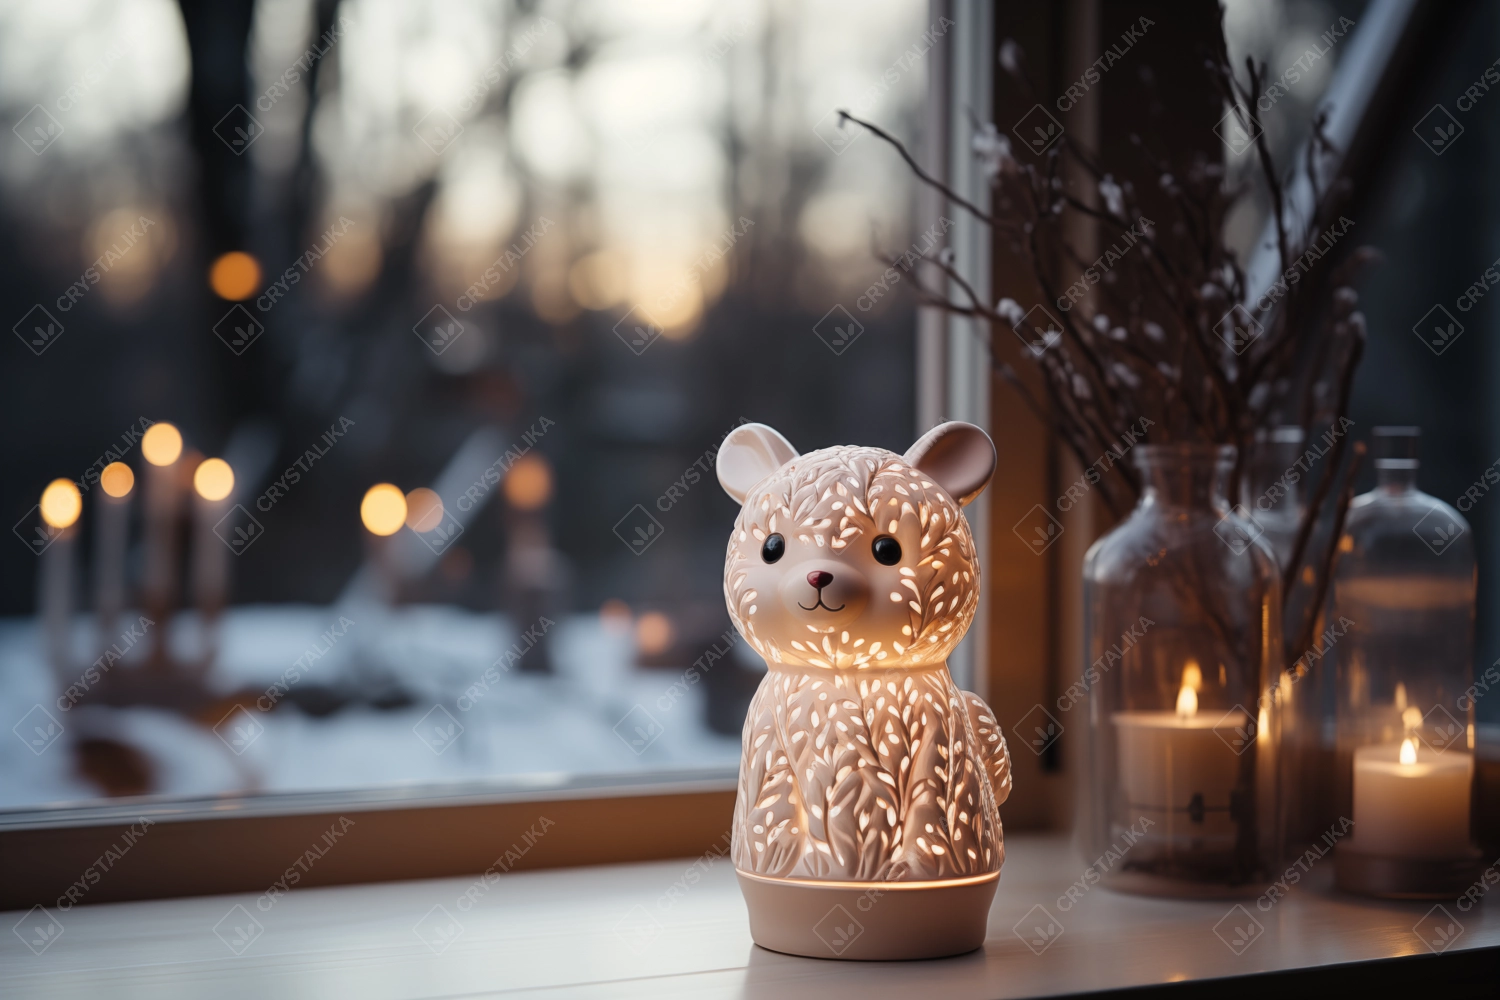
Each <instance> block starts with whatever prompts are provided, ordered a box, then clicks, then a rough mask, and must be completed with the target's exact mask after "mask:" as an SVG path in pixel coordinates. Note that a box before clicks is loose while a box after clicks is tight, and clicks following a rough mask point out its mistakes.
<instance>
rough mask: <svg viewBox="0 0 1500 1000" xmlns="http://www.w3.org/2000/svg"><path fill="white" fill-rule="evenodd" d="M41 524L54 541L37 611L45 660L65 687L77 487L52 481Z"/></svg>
mask: <svg viewBox="0 0 1500 1000" xmlns="http://www.w3.org/2000/svg"><path fill="white" fill-rule="evenodd" d="M41 509H42V521H43V522H45V523H46V525H47V527H49V528H51V529H52V530H53V531H56V532H57V533H58V534H57V537H56V538H54V539H53V540H52V544H51V545H49V546H47V550H46V551H45V552H43V553H42V565H41V577H42V579H41V596H40V601H39V602H38V603H39V604H40V610H41V617H42V623H43V629H44V631H45V632H46V645H47V658H48V660H49V661H51V663H52V670H53V673H54V674H55V675H56V677H57V679H58V681H59V682H60V683H62V684H67V683H68V681H69V679H70V677H69V675H70V674H71V673H72V672H73V656H72V645H71V642H70V634H69V630H70V629H71V627H72V624H73V543H74V540H75V539H76V538H77V535H78V530H77V528H76V527H74V525H75V524H76V523H77V521H78V515H79V514H80V513H82V511H83V498H82V497H80V496H79V495H78V487H77V486H74V485H73V484H72V483H71V482H69V481H68V480H66V479H54V480H52V482H50V483H48V484H47V488H46V489H45V490H43V491H42V503H41Z"/></svg>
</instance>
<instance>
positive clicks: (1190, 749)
mask: <svg viewBox="0 0 1500 1000" xmlns="http://www.w3.org/2000/svg"><path fill="white" fill-rule="evenodd" d="M1202 682H1203V677H1202V672H1201V670H1200V669H1199V667H1198V664H1197V663H1195V662H1192V661H1189V662H1188V664H1187V665H1186V667H1184V669H1183V678H1182V685H1181V687H1180V688H1179V689H1178V692H1177V705H1176V709H1175V711H1171V712H1116V713H1115V715H1114V716H1113V721H1114V724H1115V730H1116V733H1117V736H1118V739H1119V749H1120V788H1121V791H1122V793H1123V795H1124V800H1125V801H1124V806H1125V808H1126V809H1127V810H1128V811H1130V812H1131V813H1132V814H1139V815H1143V816H1146V817H1148V818H1149V819H1151V820H1152V822H1153V823H1158V824H1161V826H1160V828H1159V829H1156V830H1153V831H1152V835H1153V839H1158V838H1160V839H1161V840H1164V841H1165V842H1166V843H1167V844H1168V845H1169V847H1170V846H1173V845H1175V846H1184V847H1185V846H1187V841H1188V840H1189V839H1198V838H1218V839H1220V840H1222V841H1223V843H1222V844H1221V845H1219V846H1224V845H1227V844H1232V843H1233V838H1234V833H1235V824H1234V821H1233V819H1232V818H1231V816H1230V814H1229V807H1230V797H1231V794H1232V793H1233V791H1234V788H1235V785H1236V784H1237V783H1238V781H1239V771H1240V761H1239V757H1238V755H1237V754H1236V753H1235V752H1234V750H1233V749H1232V748H1231V747H1230V746H1229V744H1227V743H1225V742H1224V740H1223V739H1221V738H1220V736H1219V734H1218V733H1216V732H1215V731H1214V730H1215V727H1227V728H1230V729H1233V728H1239V729H1241V730H1243V729H1244V728H1245V727H1246V725H1247V724H1248V722H1249V718H1248V717H1247V716H1246V715H1245V714H1244V713H1243V712H1240V711H1235V712H1233V713H1230V714H1229V715H1227V716H1226V715H1221V714H1219V713H1217V712H1209V713H1206V714H1200V712H1199V711H1198V690H1197V689H1198V688H1199V687H1201V686H1202Z"/></svg>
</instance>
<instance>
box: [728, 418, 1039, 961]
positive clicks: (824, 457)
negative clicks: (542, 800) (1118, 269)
mask: <svg viewBox="0 0 1500 1000" xmlns="http://www.w3.org/2000/svg"><path fill="white" fill-rule="evenodd" d="M994 470H995V447H994V444H993V443H992V442H991V441H990V439H989V436H988V435H986V434H985V433H984V431H982V430H980V429H979V428H978V427H975V426H973V425H971V424H964V423H957V422H953V423H946V424H943V425H941V426H939V427H936V428H934V429H933V430H931V431H929V432H928V433H927V434H925V435H923V436H922V438H921V440H919V441H918V442H917V443H916V444H914V445H912V447H911V449H910V450H909V451H907V453H906V454H905V455H897V454H895V453H894V452H890V451H886V450H884V449H882V448H862V447H834V448H823V449H821V450H819V451H814V452H810V453H809V454H806V455H799V454H798V453H797V451H796V450H795V449H794V448H793V447H792V446H791V445H790V444H789V443H788V442H787V440H786V438H784V437H782V436H781V435H780V434H779V433H777V432H776V431H775V430H773V429H772V428H770V427H767V426H765V425H764V424H745V425H742V426H740V427H738V428H736V429H735V430H734V431H733V432H732V433H731V434H730V435H729V436H728V438H726V439H725V441H724V443H723V445H722V446H721V447H720V449H719V454H718V470H717V471H718V476H719V482H720V484H721V485H722V486H723V487H724V489H725V491H726V492H728V493H729V495H730V496H732V497H733V498H734V499H735V500H736V501H738V502H739V503H740V504H741V509H740V515H739V517H738V518H737V519H736V520H735V524H734V533H733V535H732V536H731V538H730V540H729V551H728V555H727V557H726V559H725V563H724V598H725V600H726V602H727V603H728V605H729V614H730V617H731V618H732V619H733V620H734V624H735V626H736V627H737V628H738V629H739V630H740V633H741V635H743V636H744V638H745V641H746V642H748V643H749V644H750V645H751V646H752V647H753V648H754V649H755V650H756V652H758V653H760V655H761V656H762V657H764V658H765V661H766V665H767V667H768V668H769V669H768V671H767V674H766V677H765V679H764V680H763V681H762V682H761V685H760V688H759V689H758V690H757V691H756V693H755V697H754V700H753V701H752V702H751V704H750V713H749V716H748V717H747V718H746V720H745V729H744V737H743V739H744V748H743V753H742V756H741V760H740V778H739V794H738V797H737V799H736V802H735V811H734V827H733V846H732V857H733V859H734V866H735V869H736V871H737V873H738V876H739V880H740V886H741V889H742V890H743V891H744V894H745V899H746V903H747V905H748V907H749V910H750V927H751V933H752V935H753V936H754V938H755V941H756V943H757V944H760V945H761V946H762V947H766V948H770V949H773V950H775V951H782V952H788V953H791V954H798V955H808V956H815V957H824V958H832V957H840V958H861V959H895V958H927V957H936V956H939V955H952V954H958V953H960V952H964V951H970V950H972V949H974V948H977V947H979V946H980V945H981V944H982V943H983V941H984V935H985V927H986V922H987V917H988V912H989V905H990V901H991V900H992V899H993V897H994V893H995V887H996V884H997V882H998V880H999V877H1000V866H1001V864H1002V862H1003V861H1004V860H1005V847H1004V843H1003V841H1002V838H1001V829H1000V817H999V813H998V806H999V805H1000V804H1001V803H1002V802H1004V801H1005V799H1006V796H1007V795H1008V794H1009V793H1010V755H1009V753H1008V751H1007V749H1006V746H1005V739H1004V737H1003V735H1002V734H1001V732H1000V727H999V726H998V725H997V724H996V722H995V715H994V713H993V712H992V711H991V710H990V708H989V707H988V706H987V705H986V704H985V703H984V701H983V700H981V699H980V698H979V697H978V696H977V695H974V694H970V693H968V692H966V691H960V690H959V689H958V688H957V687H956V686H955V685H954V683H953V679H952V677H950V676H949V674H948V664H947V657H948V654H949V653H950V652H952V650H953V647H954V646H956V645H957V644H958V641H959V640H960V639H961V638H963V635H964V632H965V631H967V630H968V627H969V624H970V623H971V622H972V621H973V619H974V613H975V609H976V607H977V606H978V600H979V561H978V557H977V555H976V553H975V550H974V539H973V536H972V535H971V534H970V531H969V525H968V522H967V521H966V520H965V518H964V515H963V513H962V511H961V510H960V507H961V506H962V505H964V504H966V503H968V502H969V501H971V500H973V499H974V498H975V497H977V496H978V495H979V494H980V492H981V491H982V490H983V489H984V488H985V486H986V485H988V483H989V481H990V477H991V476H992V475H993V474H994ZM840 907H842V911H841V910H840V909H839V908H840Z"/></svg>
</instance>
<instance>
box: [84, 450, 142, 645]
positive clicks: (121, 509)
mask: <svg viewBox="0 0 1500 1000" xmlns="http://www.w3.org/2000/svg"><path fill="white" fill-rule="evenodd" d="M134 488H135V473H134V472H131V471H130V466H128V465H126V464H125V463H124V462H111V463H110V464H108V465H106V466H105V467H104V472H103V473H101V474H100V476H99V495H98V498H97V499H96V500H95V501H94V514H95V517H96V518H97V519H98V520H97V521H96V522H95V525H94V615H95V617H96V619H97V621H98V626H99V642H100V644H101V645H103V646H105V647H108V646H109V645H110V644H111V643H113V642H114V641H115V638H116V632H115V628H116V624H117V622H118V619H119V617H120V613H121V612H122V611H123V610H124V608H125V548H126V546H127V545H128V544H129V541H130V494H131V491H132V490H133V489H134Z"/></svg>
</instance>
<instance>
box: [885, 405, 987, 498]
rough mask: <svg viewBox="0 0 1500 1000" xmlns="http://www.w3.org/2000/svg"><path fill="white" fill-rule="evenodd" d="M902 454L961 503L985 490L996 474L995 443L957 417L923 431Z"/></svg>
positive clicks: (909, 462)
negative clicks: (925, 431) (904, 453)
mask: <svg viewBox="0 0 1500 1000" xmlns="http://www.w3.org/2000/svg"><path fill="white" fill-rule="evenodd" d="M905 458H906V461H907V463H908V464H909V465H911V467H912V468H914V469H918V470H920V471H921V472H923V473H925V474H927V475H929V476H931V477H932V478H933V479H934V480H935V481H936V482H937V484H938V485H939V486H941V487H942V488H943V489H945V490H947V491H948V495H949V496H951V497H952V498H953V499H954V500H956V501H958V505H959V506H960V507H962V506H963V505H964V504H966V503H968V502H969V501H970V500H973V499H974V498H975V497H977V496H979V494H980V493H982V492H984V488H985V487H986V486H988V485H989V484H990V477H992V476H993V475H994V474H995V443H994V442H993V441H991V440H990V436H989V435H988V434H986V433H985V432H984V431H983V430H981V429H980V428H978V427H975V426H974V425H973V424H966V423H964V422H963V421H960V420H950V421H948V422H947V423H946V424H938V425H937V426H936V427H934V428H933V429H932V430H930V431H928V432H927V433H926V434H923V435H922V436H921V437H920V438H919V439H918V440H917V443H916V444H914V445H912V446H911V447H910V448H908V449H907V451H906V456H905Z"/></svg>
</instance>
